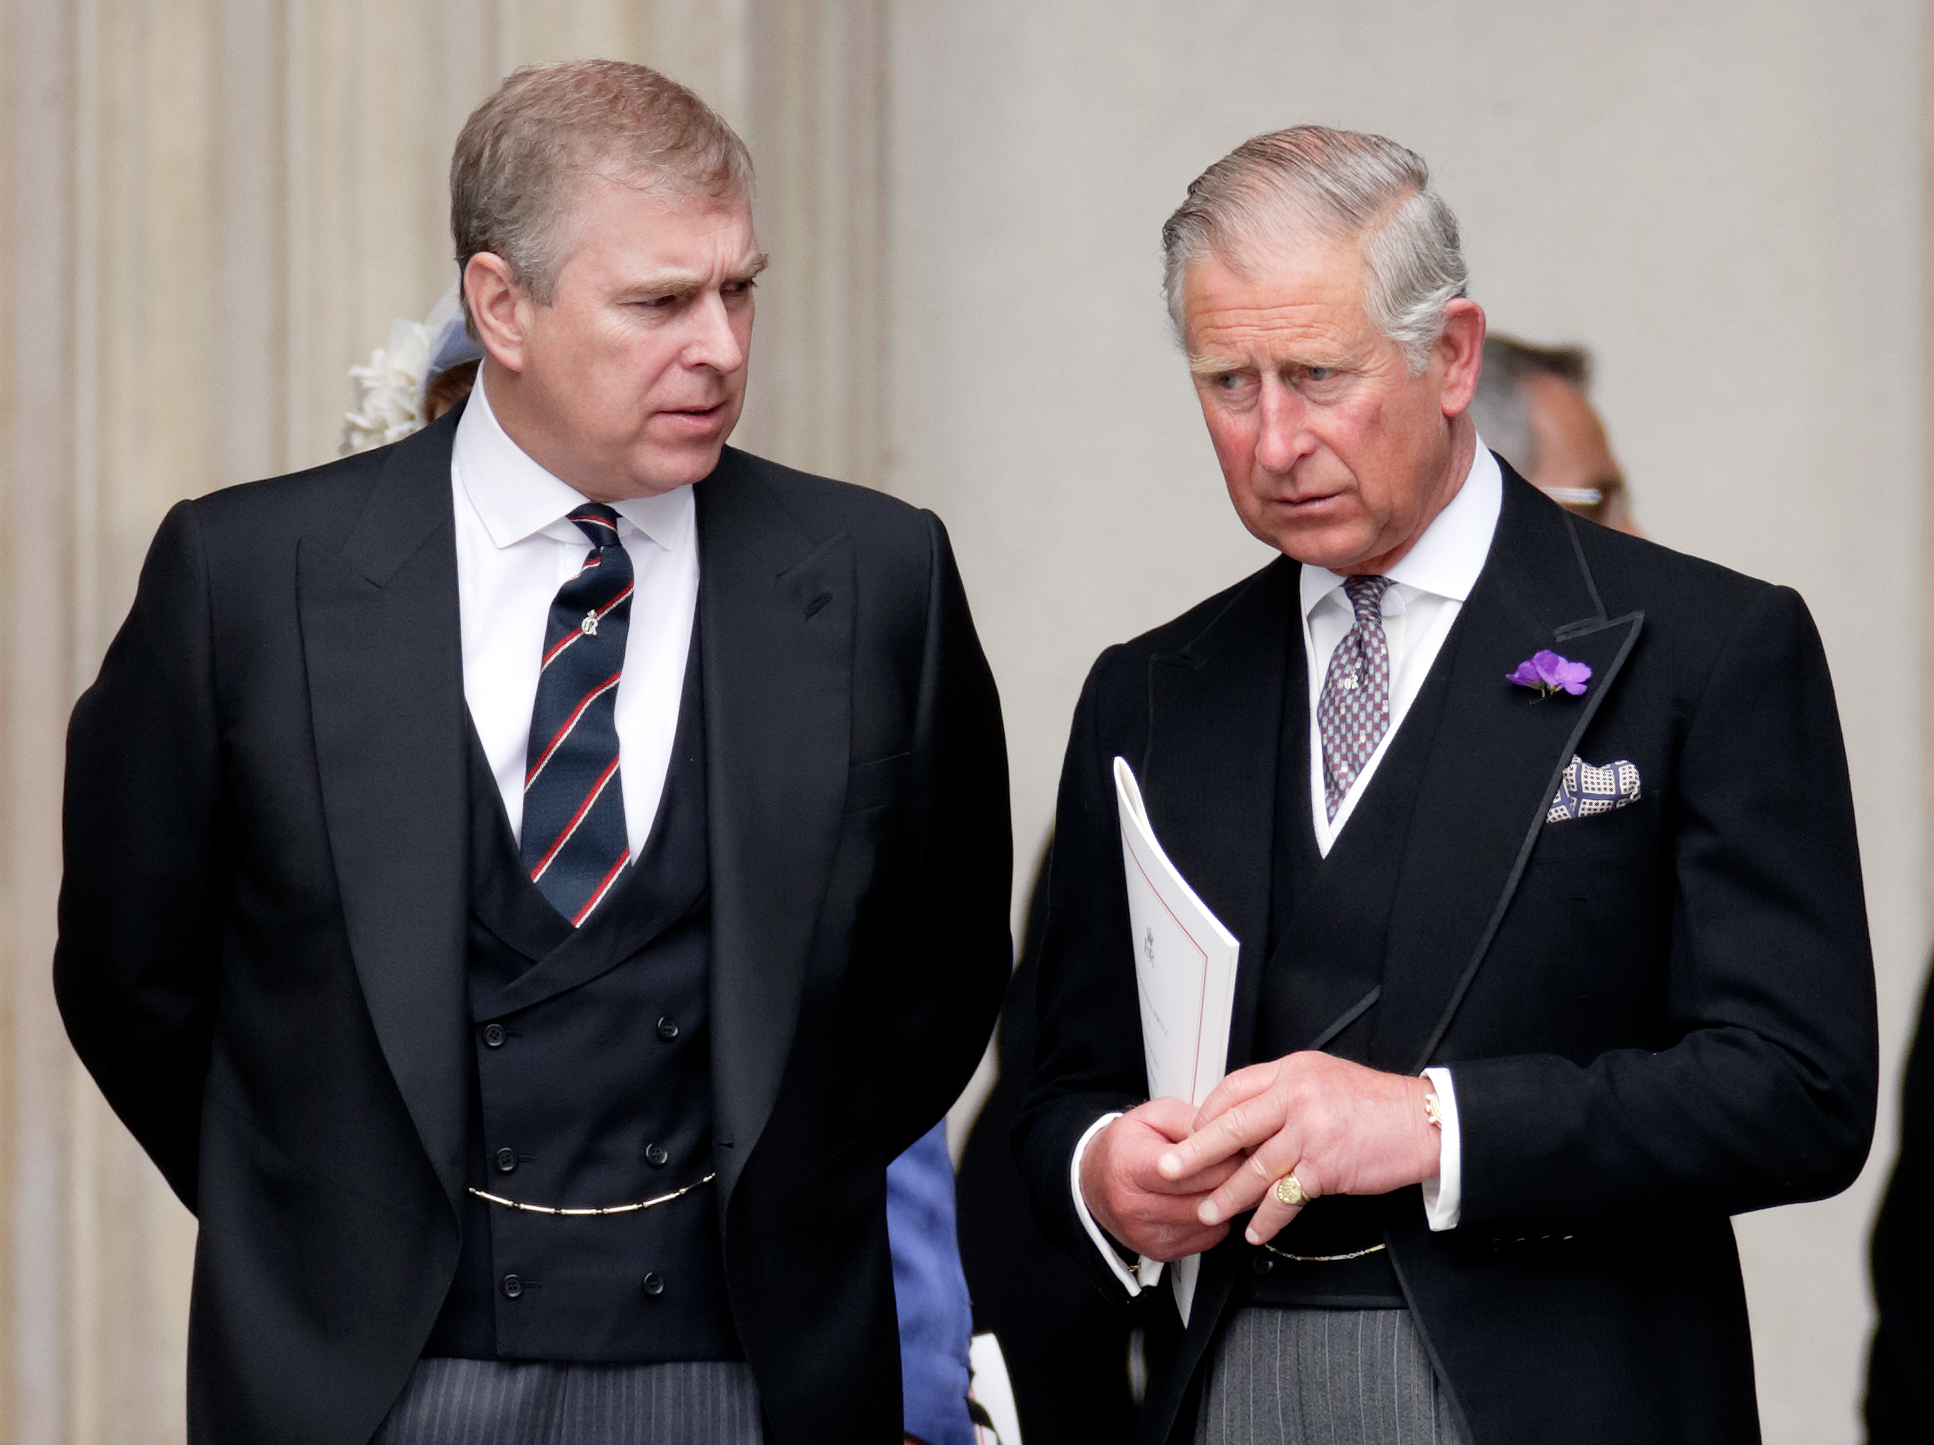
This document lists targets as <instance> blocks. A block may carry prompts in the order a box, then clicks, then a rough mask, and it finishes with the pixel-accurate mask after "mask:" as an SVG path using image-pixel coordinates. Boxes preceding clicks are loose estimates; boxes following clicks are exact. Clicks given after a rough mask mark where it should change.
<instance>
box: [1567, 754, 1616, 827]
mask: <svg viewBox="0 0 1934 1445" xmlns="http://www.w3.org/2000/svg"><path fill="white" fill-rule="evenodd" d="M1638 800H1639V770H1638V766H1637V765H1636V764H1634V763H1628V762H1626V761H1625V759H1623V758H1620V759H1619V760H1618V761H1617V762H1615V763H1607V764H1605V766H1603V767H1602V768H1595V767H1593V766H1592V765H1591V764H1590V763H1588V762H1586V761H1585V760H1584V759H1583V758H1581V757H1579V756H1577V755H1576V754H1573V755H1572V759H1571V761H1570V762H1569V763H1567V764H1566V765H1565V772H1564V776H1563V777H1561V778H1559V779H1558V793H1557V796H1556V797H1554V798H1553V799H1552V800H1551V807H1550V809H1549V810H1548V811H1547V812H1546V813H1545V822H1547V823H1562V822H1564V821H1565V820H1566V819H1568V818H1589V817H1591V816H1592V814H1594V813H1609V812H1611V811H1612V809H1614V808H1622V807H1624V806H1625V805H1626V804H1627V803H1636V802H1637V801H1638Z"/></svg>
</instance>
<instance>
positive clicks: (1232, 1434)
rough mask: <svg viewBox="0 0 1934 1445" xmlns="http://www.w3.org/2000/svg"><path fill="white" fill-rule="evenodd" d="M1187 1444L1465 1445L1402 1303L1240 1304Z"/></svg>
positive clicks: (1447, 1400)
mask: <svg viewBox="0 0 1934 1445" xmlns="http://www.w3.org/2000/svg"><path fill="white" fill-rule="evenodd" d="M1195 1445H1464V1434H1463V1432H1462V1431H1461V1430H1459V1429H1458V1428H1457V1422H1456V1420H1455V1419H1454V1418H1453V1416H1452V1414H1451V1407H1450V1397H1449V1396H1448V1395H1446V1394H1445V1392H1444V1391H1443V1390H1442V1389H1441V1388H1439V1386H1438V1384H1437V1376H1436V1373H1435V1372H1434V1371H1433V1370H1432V1369H1431V1367H1430V1356H1428V1355H1427V1354H1425V1353H1424V1345H1423V1341H1422V1340H1420V1339H1419V1338H1418V1337H1417V1328H1416V1326H1415V1325H1413V1324H1412V1323H1411V1322H1410V1311H1409V1310H1303V1309H1268V1308H1252V1309H1245V1310H1240V1311H1238V1312H1237V1313H1236V1315H1235V1316H1234V1317H1233V1318H1232V1319H1231V1320H1230V1321H1229V1323H1228V1326H1227V1327H1226V1328H1225V1329H1224V1331H1223V1335H1222V1343H1221V1345H1220V1346H1219V1347H1218V1348H1217V1350H1216V1353H1215V1360H1214V1362H1213V1363H1212V1364H1211V1366H1210V1368H1209V1377H1208V1381H1207V1383H1206V1384H1205V1385H1204V1386H1203V1390H1202V1408H1201V1412H1200V1413H1199V1414H1198V1415H1197V1416H1196V1422H1195Z"/></svg>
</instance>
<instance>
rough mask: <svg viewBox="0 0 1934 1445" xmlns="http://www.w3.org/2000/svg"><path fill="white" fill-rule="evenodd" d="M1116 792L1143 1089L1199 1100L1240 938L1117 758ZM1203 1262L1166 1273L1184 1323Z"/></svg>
mask: <svg viewBox="0 0 1934 1445" xmlns="http://www.w3.org/2000/svg"><path fill="white" fill-rule="evenodd" d="M1115 800H1116V802H1117V804H1118V805H1119V807H1120V811H1121V854H1122V871H1123V872H1124V873H1125V874H1126V875H1127V878H1128V926H1129V930H1130V934H1131V936H1132V937H1133V938H1134V940H1135V983H1136V992H1137V993H1139V994H1140V996H1141V1005H1142V1048H1143V1052H1144V1054H1145V1055H1146V1058H1147V1061H1148V1096H1149V1098H1151V1099H1181V1100H1184V1101H1185V1102H1187V1103H1190V1104H1195V1105H1198V1106H1199V1105H1200V1104H1201V1103H1202V1102H1203V1100H1205V1099H1207V1098H1208V1097H1209V1093H1210V1091H1211V1090H1212V1089H1214V1088H1215V1086H1216V1085H1217V1084H1219V1083H1221V1082H1222V1075H1223V1073H1224V1071H1225V1068H1224V1066H1225V1065H1226V1063H1227V1062H1228V1057H1229V1019H1230V1015H1231V1014H1232V1012H1233V1011H1234V1009H1235V1000H1236V955H1237V953H1238V951H1239V950H1240V947H1241V945H1240V944H1239V943H1238V942H1237V940H1236V936H1235V935H1234V934H1233V933H1231V932H1229V930H1228V929H1226V928H1224V927H1223V926H1222V921H1221V920H1220V919H1218V918H1217V917H1216V916H1215V915H1214V914H1213V913H1211V912H1209V910H1208V908H1207V907H1206V906H1205V905H1204V904H1203V902H1202V900H1201V899H1200V898H1198V897H1196V896H1195V890H1194V889H1193V888H1191V887H1189V885H1188V880H1187V879H1185V878H1183V876H1182V875H1181V874H1180V873H1178V872H1177V871H1176V869H1175V865H1174V864H1173V863H1171V862H1169V860H1168V855H1167V854H1166V853H1164V852H1163V851H1162V845H1161V844H1160V843H1158V842H1156V841H1155V830H1154V829H1153V828H1151V827H1150V826H1149V824H1148V810H1147V809H1146V808H1145V807H1143V806H1142V790H1141V788H1140V787H1139V786H1138V785H1137V784H1136V782H1135V773H1134V770H1133V769H1132V768H1130V767H1129V766H1128V763H1127V761H1126V760H1125V759H1122V758H1116V759H1115ZM1201 1264H1202V1258H1201V1256H1200V1255H1194V1254H1192V1255H1189V1256H1188V1257H1187V1258H1185V1259H1179V1260H1177V1261H1176V1262H1175V1269H1174V1271H1173V1273H1172V1274H1171V1275H1170V1281H1171V1284H1172V1286H1173V1288H1174V1290H1175V1303H1176V1305H1177V1306H1178V1307H1179V1308H1180V1309H1181V1312H1182V1322H1183V1323H1184V1324H1187V1323H1188V1318H1189V1304H1190V1301H1192V1300H1193V1299H1194V1297H1195V1279H1196V1274H1197V1272H1198V1271H1199V1270H1200V1268H1201ZM1137 1274H1138V1277H1139V1278H1140V1279H1141V1281H1142V1282H1143V1283H1144V1284H1153V1283H1154V1282H1155V1281H1156V1280H1158V1279H1160V1278H1161V1274H1162V1265H1161V1262H1160V1261H1159V1260H1152V1259H1149V1258H1148V1257H1147V1256H1146V1255H1144V1256H1143V1257H1142V1262H1141V1268H1140V1270H1139V1271H1138V1272H1137Z"/></svg>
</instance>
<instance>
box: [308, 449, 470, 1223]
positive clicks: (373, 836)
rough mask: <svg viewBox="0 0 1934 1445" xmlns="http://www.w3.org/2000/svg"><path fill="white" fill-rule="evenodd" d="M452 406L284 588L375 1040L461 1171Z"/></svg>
mask: <svg viewBox="0 0 1934 1445" xmlns="http://www.w3.org/2000/svg"><path fill="white" fill-rule="evenodd" d="M455 434H456V422H455V418H454V415H453V416H452V417H450V418H447V419H446V420H445V421H444V422H443V423H440V424H438V425H435V426H432V427H430V428H428V429H427V430H425V431H423V432H420V433H418V434H417V435H416V436H414V437H411V438H409V439H408V440H407V441H405V442H403V443H402V444H400V445H399V446H397V447H396V448H395V449H394V450H393V451H392V452H391V453H390V455H389V461H388V464H387V465H386V466H385V468H384V470H383V472H382V474H381V476H380V477H379V478H378V480H377V482H376V485H375V487H374V489H373V490H372V491H371V493H370V497H369V501H368V503H367V505H366V506H365V507H364V510H363V514H362V516H361V518H360V519H359V520H358V521H357V523H356V525H355V527H354V528H353V529H352V530H351V532H350V534H349V539H348V541H347V542H346V543H344V545H343V546H342V548H341V550H340V551H337V550H334V549H332V548H329V547H325V546H318V545H315V544H313V543H311V542H309V541H308V540H306V539H305V541H304V542H303V544H302V546H301V549H300V551H299V552H298V555H297V559H296V572H297V583H296V586H297V605H298V609H299V612H300V616H301V626H302V648H303V661H304V665H305V667H306V669H307V672H308V680H309V706H310V712H311V716H312V718H313V721H314V727H315V742H316V769H317V773H318V776H319V778H320V780H321V787H322V799H323V811H324V817H325V821H326V824H327V827H328V831H329V843H330V848H331V850H332V851H333V853H334V855H335V864H336V880H337V886H338V887H339V888H340V890H341V893H342V906H343V917H344V921H345V924H346V926H347V929H348V933H349V945H350V950H351V953H352V954H353V956H354V958H355V961H356V972H357V975H358V977H359V978H360V980H361V983H362V989H363V995H364V997H365V999H366V1000H367V1002H368V1005H369V1014H370V1019H371V1021H372V1022H373V1023H374V1025H375V1028H376V1036H377V1039H378V1040H379V1042H380V1043H381V1044H382V1048H383V1056H384V1058H385V1060H386V1061H387V1062H388V1064H389V1068H390V1072H391V1073H392V1074H393V1075H394V1076H395V1079H396V1084H397V1087H398V1089H399V1090H400V1091H401V1092H402V1095H403V1101H404V1103H405V1104H406V1105H407V1106H408V1108H409V1111H410V1117H411V1118H412V1120H414V1122H415V1124H416V1129H417V1133H418V1134H419V1136H420V1137H421V1138H422V1140H423V1146H424V1148H425V1149H426V1150H427V1151H428V1153H429V1156H430V1161H431V1163H432V1165H433V1166H434V1168H435V1169H436V1172H437V1176H438V1178H439V1179H440V1180H441V1181H442V1183H443V1187H444V1192H445V1193H446V1194H447V1195H449V1197H450V1198H451V1200H452V1201H453V1203H454V1201H455V1200H456V1198H457V1197H458V1195H459V1194H461V1192H462V1188H463V1177H464V1175H463V1158H462V1150H463V1137H464V1108H465V1098H464V1094H465V1081H466V1080H467V1079H468V1077H469V1065H468V1062H467V1059H466V1054H465V1050H466V1048H467V1042H466V1036H465V1033H464V1017H465V1011H464V1002H463V958H464V922H465V919H466V917H467V916H468V913H469V906H468V899H467V898H466V896H465V849H466V838H467V828H466V816H467V815H466V812H465V807H466V795H465V772H466V765H465V762H466V759H465V752H464V738H465V731H464V729H465V720H464V719H465V714H464V700H463V648H462V641H461V638H462V633H461V629H460V626H459V620H458V614H457V562H456V541H455V530H454V525H453V520H452V511H451V493H450V448H451V443H452V438H453V437H454V436H455Z"/></svg>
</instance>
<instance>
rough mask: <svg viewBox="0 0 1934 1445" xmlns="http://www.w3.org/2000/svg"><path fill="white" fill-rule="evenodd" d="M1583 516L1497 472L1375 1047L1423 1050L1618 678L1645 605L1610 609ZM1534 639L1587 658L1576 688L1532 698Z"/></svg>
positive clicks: (1472, 967) (1402, 883)
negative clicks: (1527, 674)
mask: <svg viewBox="0 0 1934 1445" xmlns="http://www.w3.org/2000/svg"><path fill="white" fill-rule="evenodd" d="M1578 525H1579V524H1578V522H1577V521H1576V520H1575V519H1574V518H1573V517H1572V516H1571V515H1570V514H1569V513H1567V512H1565V511H1564V510H1563V509H1562V508H1560V507H1559V506H1558V505H1557V504H1556V503H1554V502H1552V501H1550V500H1548V499H1547V498H1546V497H1544V496H1543V495H1542V494H1540V493H1539V492H1537V491H1536V490H1535V489H1533V488H1532V487H1531V486H1530V485H1529V484H1528V483H1526V482H1524V481H1522V480H1521V479H1519V478H1518V476H1517V475H1516V474H1515V473H1514V472H1512V471H1511V470H1510V469H1509V468H1508V467H1506V468H1505V478H1504V505H1503V510H1502V512H1501V513H1500V515H1499V517H1498V527H1497V533H1496V536H1495V537H1494V539H1493V541H1492V544H1491V552H1490V556H1489V558H1488V559H1487V560H1486V562H1485V564H1484V570H1483V572H1482V573H1480V574H1479V576H1478V580H1477V585H1476V586H1475V587H1474V588H1473V589H1472V591H1471V595H1470V597H1469V598H1468V599H1467V600H1466V601H1465V603H1464V607H1463V609H1462V611H1460V612H1459V614H1458V617H1457V622H1456V623H1455V625H1453V627H1452V628H1451V633H1450V636H1449V637H1447V638H1446V639H1445V642H1444V651H1443V653H1442V654H1441V655H1440V656H1439V658H1438V661H1437V664H1436V666H1437V667H1438V668H1444V667H1448V668H1449V670H1450V675H1449V678H1448V687H1449V692H1448V696H1447V697H1446V698H1445V702H1444V708H1443V711H1442V712H1441V713H1440V714H1439V715H1438V725H1437V733H1436V736H1435V737H1434V738H1433V739H1432V740H1431V752H1430V759H1429V762H1428V763H1427V765H1426V767H1425V770H1424V775H1423V783H1422V786H1421V787H1420V788H1419V790H1418V794H1417V803H1416V811H1415V813H1414V815H1413V816H1412V818H1411V824H1410V842H1409V846H1408V848H1407V850H1406V853H1405V857H1404V864H1403V871H1402V873H1401V875H1400V876H1399V879H1398V883H1397V896H1396V906H1395V910H1394V912H1393V914H1392V916H1391V920H1390V936H1389V944H1388V948H1387V951H1386V953H1385V956H1384V973H1383V994H1382V997H1381V999H1380V1001H1379V1002H1378V1005H1377V1013H1376V1019H1375V1024H1374V1033H1373V1036H1372V1042H1371V1058H1372V1060H1373V1062H1375V1063H1376V1065H1377V1066H1378V1067H1380V1068H1384V1069H1390V1070H1395V1071H1398V1072H1405V1073H1412V1072H1416V1071H1417V1070H1419V1069H1421V1068H1423V1066H1424V1065H1425V1064H1426V1063H1428V1062H1429V1061H1430V1055H1431V1052H1432V1050H1433V1049H1434V1048H1435V1047H1436V1045H1437V1041H1438V1040H1439V1039H1440V1038H1442V1037H1443V1032H1444V1030H1445V1028H1447V1027H1448V1026H1449V1023H1450V1019H1451V1016H1452V1014H1453V1013H1454V1012H1455V1011H1456V1007H1457V1003H1458V1001H1459V1000H1460V999H1461V998H1462V997H1463V995H1464V991H1465V989H1466V988H1468V987H1469V984H1470V980H1471V978H1472V977H1473V976H1474V975H1475V973H1476V970H1477V967H1478V965H1479V963H1480V962H1481V961H1482V959H1483V957H1484V951H1485V949H1486V948H1487V947H1488V946H1489V944H1490V941H1491V937H1492V935H1493V934H1494V933H1495V932H1496V931H1497V927H1498V924H1499V923H1500V922H1501V921H1502V920H1503V917H1504V912H1505V909H1506V908H1507V907H1509V906H1510V902H1511V895H1512V893H1513V892H1514V891H1515V889H1516V888H1517V883H1518V878H1519V876H1520V874H1522V872H1523V870H1524V865H1525V861H1526V860H1527V859H1528V858H1529V857H1530V854H1531V847H1532V844H1533V843H1535V842H1536V841H1537V838H1538V830H1539V829H1540V828H1542V827H1543V826H1544V818H1545V811H1546V809H1547V808H1548V807H1549V805H1550V803H1551V798H1552V795H1553V794H1554V793H1555V792H1556V791H1557V789H1558V779H1559V775H1560V774H1561V773H1562V771H1563V770H1564V767H1565V765H1566V764H1567V763H1568V762H1570V760H1571V757H1572V754H1573V753H1574V752H1576V751H1577V748H1578V743H1579V740H1580V739H1581V738H1582V737H1583V736H1584V732H1585V728H1586V726H1587V725H1588V724H1589V723H1590V722H1591V719H1592V716H1593V714H1595V713H1596V712H1597V711H1598V707H1599V704H1600V703H1601V702H1602V701H1603V699H1604V697H1605V695H1606V693H1607V692H1609V691H1610V690H1611V688H1612V687H1613V686H1614V685H1615V684H1616V682H1617V679H1618V673H1619V670H1620V668H1622V667H1623V666H1624V664H1625V659H1626V657H1627V656H1628V655H1629V654H1630V652H1631V649H1632V646H1633V644H1634V642H1636V640H1637V638H1638V634H1639V628H1640V626H1641V624H1642V623H1643V621H1644V614H1643V613H1638V612H1633V613H1629V614H1627V615H1625V616H1623V617H1612V618H1608V617H1606V616H1605V615H1604V608H1603V606H1602V604H1601V603H1600V601H1599V598H1598V592H1597V588H1596V586H1595V584H1594V583H1593V581H1592V577H1591V573H1590V570H1589V569H1588V568H1587V567H1586V565H1585V561H1584V556H1583V553H1582V551H1581V550H1580V549H1579V546H1578V542H1577V536H1576V529H1577V527H1578ZM1541 648H1551V649H1553V650H1554V651H1557V652H1560V653H1562V654H1563V655H1564V656H1566V657H1568V658H1570V659H1572V660H1573V661H1575V662H1583V663H1587V664H1589V665H1590V667H1591V670H1592V676H1591V681H1590V683H1589V684H1588V686H1587V688H1586V691H1585V693H1584V695H1583V696H1582V697H1572V696H1570V695H1569V694H1566V693H1558V694H1556V695H1554V696H1551V697H1544V698H1540V697H1539V696H1538V695H1537V694H1536V693H1535V692H1533V691H1532V690H1530V689H1528V688H1523V687H1519V686H1517V685H1516V684H1514V683H1511V682H1507V681H1506V680H1505V678H1506V675H1507V674H1508V673H1510V672H1511V671H1512V670H1513V669H1514V668H1516V667H1517V665H1518V664H1519V663H1520V662H1522V661H1523V660H1524V659H1526V658H1527V657H1530V656H1531V655H1532V654H1533V653H1534V652H1537V651H1538V650H1539V649H1541Z"/></svg>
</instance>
